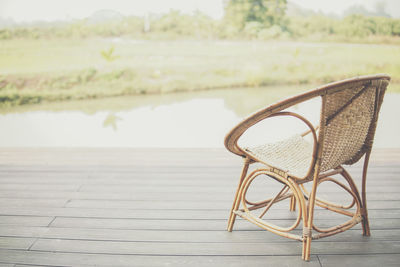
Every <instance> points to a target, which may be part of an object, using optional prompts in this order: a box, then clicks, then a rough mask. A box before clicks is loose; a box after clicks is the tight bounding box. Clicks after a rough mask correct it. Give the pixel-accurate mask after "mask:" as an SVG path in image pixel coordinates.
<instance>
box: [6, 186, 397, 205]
mask: <svg viewBox="0 0 400 267" xmlns="http://www.w3.org/2000/svg"><path fill="white" fill-rule="evenodd" d="M325 195H326V196H327V197H329V198H333V197H338V198H341V197H343V198H344V197H347V194H336V193H329V194H327V193H324V194H323V196H324V197H325ZM233 196H234V192H233V190H232V192H226V193H221V194H209V193H207V192H203V193H197V194H192V193H190V192H179V193H174V194H170V193H166V192H157V193H155V192H146V193H145V192H137V193H135V194H130V193H129V192H124V193H118V192H102V193H101V194H98V193H97V192H48V191H2V192H1V195H0V201H2V199H4V198H9V199H12V198H15V199H43V200H44V199H72V200H110V201H112V200H117V201H135V200H143V201H160V200H164V201H177V200H183V199H185V200H190V201H205V200H207V201H225V202H226V203H229V204H228V206H230V204H232V203H231V201H233ZM367 200H368V202H369V201H373V200H379V201H386V200H400V194H399V193H397V192H389V193H385V194H382V193H377V192H375V193H368V194H367ZM225 208H226V207H225Z"/></svg>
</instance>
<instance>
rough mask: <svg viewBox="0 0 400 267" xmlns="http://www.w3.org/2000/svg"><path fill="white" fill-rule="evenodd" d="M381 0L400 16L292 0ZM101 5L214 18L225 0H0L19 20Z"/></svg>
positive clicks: (81, 13)
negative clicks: (381, 8) (381, 7)
mask: <svg viewBox="0 0 400 267" xmlns="http://www.w3.org/2000/svg"><path fill="white" fill-rule="evenodd" d="M382 1H384V2H386V7H387V9H386V10H387V12H388V13H389V14H391V15H392V16H395V17H400V0H334V1H332V0H289V2H294V3H296V4H297V5H299V6H301V7H304V8H309V9H312V10H314V11H322V12H324V13H333V14H340V13H341V12H343V11H344V10H346V9H347V8H349V7H350V6H352V5H355V4H357V5H364V7H366V8H367V9H374V7H375V4H376V2H382ZM102 9H111V10H115V11H118V12H120V13H121V14H123V15H139V16H143V15H144V14H145V13H146V12H150V13H166V12H168V11H169V10H170V9H177V10H180V11H182V12H183V13H192V12H193V11H195V10H200V11H202V12H204V13H206V14H208V15H209V16H211V17H213V18H221V17H222V16H223V0H146V1H144V0H130V1H127V0H112V1H110V0H84V1H82V0H0V18H1V19H10V18H11V19H13V20H14V21H16V22H31V21H38V20H41V21H55V20H66V19H71V18H74V19H75V18H77V19H82V18H86V17H88V16H90V15H91V14H93V13H94V12H96V11H98V10H102Z"/></svg>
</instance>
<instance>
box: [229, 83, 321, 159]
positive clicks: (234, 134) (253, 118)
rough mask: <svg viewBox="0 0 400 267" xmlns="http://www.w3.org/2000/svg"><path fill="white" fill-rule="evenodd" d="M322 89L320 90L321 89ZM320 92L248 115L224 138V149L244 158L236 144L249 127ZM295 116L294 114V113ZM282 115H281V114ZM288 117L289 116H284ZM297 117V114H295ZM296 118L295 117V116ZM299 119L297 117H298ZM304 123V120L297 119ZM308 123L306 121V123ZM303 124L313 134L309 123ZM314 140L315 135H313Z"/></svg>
mask: <svg viewBox="0 0 400 267" xmlns="http://www.w3.org/2000/svg"><path fill="white" fill-rule="evenodd" d="M321 89H322V88H321ZM321 93H322V91H321V90H313V91H310V92H307V93H304V94H301V95H298V96H295V97H291V98H288V99H286V100H283V101H281V102H278V103H276V104H273V105H271V106H269V107H267V108H265V109H262V110H259V111H257V112H256V113H254V114H252V115H250V116H249V117H247V118H246V119H244V120H243V121H242V122H241V123H239V124H238V125H236V126H235V127H234V128H233V129H232V130H231V131H230V132H229V133H228V134H227V135H226V137H225V147H226V148H227V149H228V150H229V151H231V152H232V153H234V154H236V155H239V156H241V157H246V156H247V153H246V152H244V151H243V150H242V149H241V148H240V147H239V146H238V144H237V142H238V140H239V138H240V137H241V136H242V135H243V134H244V132H246V131H247V130H248V129H249V128H250V127H252V126H253V125H255V124H257V123H258V122H260V121H262V120H264V119H266V118H268V117H273V116H276V115H277V114H281V113H280V112H281V111H282V110H284V109H286V108H289V107H291V106H294V105H296V104H298V103H301V102H304V101H306V100H309V99H311V98H314V97H316V96H319V95H321ZM294 114H295V113H294ZM282 115H283V114H282ZM286 115H289V114H286ZM296 115H297V114H296ZM298 116H299V115H298ZM295 117H297V116H295ZM298 118H299V117H298ZM299 119H301V120H302V121H303V122H305V121H304V120H305V119H304V118H299ZM306 121H307V120H306ZM307 122H308V121H307ZM307 122H305V123H306V124H307V125H308V126H309V127H311V128H310V130H311V132H313V134H315V129H314V127H313V126H312V124H311V123H309V122H308V123H307ZM315 139H316V134H315Z"/></svg>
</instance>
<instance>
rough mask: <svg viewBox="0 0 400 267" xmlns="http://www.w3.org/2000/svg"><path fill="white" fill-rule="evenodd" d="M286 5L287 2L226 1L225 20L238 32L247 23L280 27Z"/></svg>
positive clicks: (265, 0)
mask: <svg viewBox="0 0 400 267" xmlns="http://www.w3.org/2000/svg"><path fill="white" fill-rule="evenodd" d="M286 4H287V0H226V1H225V19H226V20H227V21H228V23H231V24H233V25H234V26H235V27H237V28H238V29H239V30H242V29H243V28H244V27H245V26H246V24H247V23H249V22H257V23H260V24H261V25H263V27H265V28H269V27H271V26H273V25H279V26H282V23H283V22H284V20H283V17H284V15H285V10H286Z"/></svg>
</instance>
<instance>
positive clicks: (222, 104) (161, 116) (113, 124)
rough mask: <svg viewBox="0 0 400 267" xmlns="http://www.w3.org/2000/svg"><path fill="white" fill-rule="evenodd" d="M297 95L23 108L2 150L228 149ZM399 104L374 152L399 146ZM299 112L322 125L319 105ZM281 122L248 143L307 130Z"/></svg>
mask: <svg viewBox="0 0 400 267" xmlns="http://www.w3.org/2000/svg"><path fill="white" fill-rule="evenodd" d="M305 88H306V89H308V88H310V87H308V88H307V87H305ZM276 90H279V93H276V92H277V91H276ZM296 91H298V87H287V86H286V87H277V88H274V89H271V88H258V89H249V88H246V89H229V90H227V89H224V90H216V91H215V90H213V91H203V92H191V93H176V94H168V95H143V96H130V97H118V98H110V99H102V100H90V101H87V100H86V101H74V102H63V103H52V104H46V105H37V106H29V107H18V108H13V109H9V110H3V111H2V112H1V114H0V127H1V131H0V147H222V146H223V139H224V136H225V134H226V133H227V132H228V131H229V130H230V129H231V128H232V127H233V126H234V125H235V124H237V123H238V122H240V121H241V120H242V119H243V118H244V117H246V116H248V115H249V114H251V113H252V112H254V111H256V110H258V109H260V108H262V107H266V106H268V105H269V104H271V103H273V102H276V101H278V100H279V99H280V98H282V97H285V96H288V95H293V94H294V93H295V92H296ZM398 103H400V94H388V95H387V96H386V98H385V101H384V104H383V107H382V111H381V115H380V121H379V125H378V130H377V135H376V139H375V144H374V145H375V147H400V141H399V139H398V136H400V123H399V122H398V121H399V120H398V118H397V117H398V116H399V115H400V105H399V104H398ZM294 110H295V111H296V112H298V113H301V114H305V115H306V116H307V118H310V120H311V121H312V122H313V123H316V122H317V120H318V115H319V102H318V101H312V102H311V103H308V104H306V105H302V106H299V107H296V108H294ZM280 121H281V120H276V119H271V120H269V121H268V122H265V123H263V124H262V125H261V127H258V128H257V129H255V130H251V131H250V132H249V133H248V135H247V136H245V137H244V138H243V140H244V141H246V142H247V141H248V142H255V143H261V142H265V141H276V140H278V139H280V138H283V137H285V136H289V135H291V134H292V133H293V132H294V131H302V130H305V128H304V126H303V125H302V124H301V123H298V122H295V121H294V120H293V121H289V120H282V122H280ZM250 140H251V141H250Z"/></svg>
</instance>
